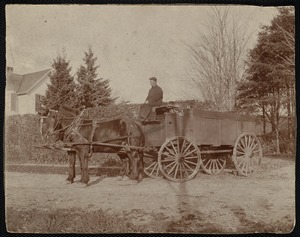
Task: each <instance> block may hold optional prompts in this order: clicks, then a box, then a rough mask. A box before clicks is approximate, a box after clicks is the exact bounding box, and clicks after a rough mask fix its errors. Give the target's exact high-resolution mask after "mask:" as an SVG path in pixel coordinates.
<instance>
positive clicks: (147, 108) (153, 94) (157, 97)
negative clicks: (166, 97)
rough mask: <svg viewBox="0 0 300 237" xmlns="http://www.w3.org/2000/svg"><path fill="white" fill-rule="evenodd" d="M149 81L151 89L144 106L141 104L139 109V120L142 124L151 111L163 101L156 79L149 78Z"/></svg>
mask: <svg viewBox="0 0 300 237" xmlns="http://www.w3.org/2000/svg"><path fill="white" fill-rule="evenodd" d="M149 80H150V85H151V88H150V90H149V92H148V96H147V98H146V100H145V102H144V104H142V105H141V107H140V113H139V118H140V120H141V121H142V122H143V121H145V120H146V119H147V118H148V116H149V114H150V113H151V111H152V109H155V107H157V106H160V105H161V104H162V99H163V90H162V89H161V88H160V87H159V86H158V85H157V78H156V77H151V78H150V79H149ZM153 112H155V111H153Z"/></svg>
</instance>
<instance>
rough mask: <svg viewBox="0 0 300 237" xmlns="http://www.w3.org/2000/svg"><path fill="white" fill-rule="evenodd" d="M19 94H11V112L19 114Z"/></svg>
mask: <svg viewBox="0 0 300 237" xmlns="http://www.w3.org/2000/svg"><path fill="white" fill-rule="evenodd" d="M17 99H18V98H17V94H16V93H11V106H10V108H11V111H13V112H17Z"/></svg>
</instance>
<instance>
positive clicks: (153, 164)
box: [145, 162, 156, 170]
mask: <svg viewBox="0 0 300 237" xmlns="http://www.w3.org/2000/svg"><path fill="white" fill-rule="evenodd" d="M155 164H156V162H154V163H152V164H151V165H149V166H148V167H146V168H145V169H146V170H148V169H150V168H151V167H152V166H155Z"/></svg>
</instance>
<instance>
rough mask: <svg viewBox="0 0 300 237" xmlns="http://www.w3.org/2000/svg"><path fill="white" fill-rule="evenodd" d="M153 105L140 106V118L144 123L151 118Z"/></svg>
mask: <svg viewBox="0 0 300 237" xmlns="http://www.w3.org/2000/svg"><path fill="white" fill-rule="evenodd" d="M152 107H153V106H152V105H149V104H142V105H141V106H140V114H139V117H140V119H141V120H142V121H144V120H146V119H147V118H148V116H149V114H150V113H151V110H152Z"/></svg>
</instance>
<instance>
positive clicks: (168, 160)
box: [161, 158, 175, 163]
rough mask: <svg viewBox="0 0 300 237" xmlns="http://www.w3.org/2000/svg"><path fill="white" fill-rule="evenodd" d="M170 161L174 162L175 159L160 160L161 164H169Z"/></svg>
mask: <svg viewBox="0 0 300 237" xmlns="http://www.w3.org/2000/svg"><path fill="white" fill-rule="evenodd" d="M171 161H175V158H172V159H164V160H162V161H161V162H162V163H165V162H171Z"/></svg>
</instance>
